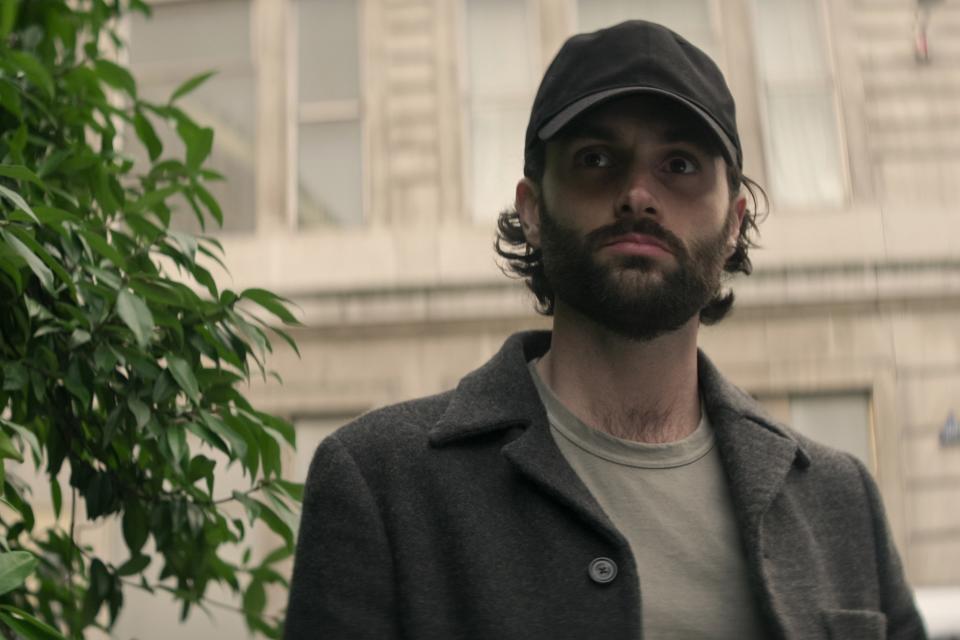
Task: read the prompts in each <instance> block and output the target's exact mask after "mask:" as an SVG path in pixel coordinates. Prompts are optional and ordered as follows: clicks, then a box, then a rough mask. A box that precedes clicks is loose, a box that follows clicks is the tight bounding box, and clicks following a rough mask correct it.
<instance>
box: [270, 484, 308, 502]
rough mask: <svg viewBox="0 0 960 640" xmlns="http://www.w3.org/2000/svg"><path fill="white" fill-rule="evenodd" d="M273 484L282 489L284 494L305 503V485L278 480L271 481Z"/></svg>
mask: <svg viewBox="0 0 960 640" xmlns="http://www.w3.org/2000/svg"><path fill="white" fill-rule="evenodd" d="M271 484H275V485H277V486H278V487H280V488H281V489H282V490H283V492H284V493H286V494H287V495H288V496H290V497H291V498H293V499H294V500H296V501H297V502H303V483H302V482H291V481H289V480H281V479H279V478H277V479H276V480H271Z"/></svg>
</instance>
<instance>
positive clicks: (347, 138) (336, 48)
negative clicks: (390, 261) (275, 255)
mask: <svg viewBox="0 0 960 640" xmlns="http://www.w3.org/2000/svg"><path fill="white" fill-rule="evenodd" d="M295 9H296V11H295V13H296V29H297V75H296V101H295V104H296V112H297V127H296V129H297V135H296V136H295V140H294V146H295V157H296V165H297V171H296V187H295V190H296V197H295V198H294V199H293V201H294V202H295V203H296V221H297V226H298V227H300V228H314V227H319V226H352V225H357V224H360V223H361V222H362V221H363V197H362V194H363V186H362V177H363V174H362V164H361V163H362V153H361V149H362V132H361V126H360V116H361V98H360V96H361V90H360V87H361V79H360V35H359V34H360V17H359V2H358V0H297V1H296V3H295Z"/></svg>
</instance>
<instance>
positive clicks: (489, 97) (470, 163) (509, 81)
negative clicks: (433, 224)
mask: <svg viewBox="0 0 960 640" xmlns="http://www.w3.org/2000/svg"><path fill="white" fill-rule="evenodd" d="M464 8H465V23H466V24H465V32H466V57H467V64H466V69H467V83H466V88H465V94H466V95H465V104H466V105H467V109H468V116H467V120H468V122H467V137H468V143H467V145H466V147H467V149H469V152H468V156H467V158H466V165H467V176H468V184H469V188H468V198H467V199H468V203H467V206H468V207H469V210H470V214H471V216H472V218H473V220H474V221H476V222H479V223H489V222H490V221H491V220H494V219H495V218H496V216H497V214H499V213H500V211H501V210H503V209H504V208H506V207H509V206H512V204H513V200H514V189H515V187H516V184H517V181H518V180H519V179H520V178H521V177H523V141H524V135H525V132H526V127H527V118H528V117H529V115H530V107H531V106H532V104H533V95H534V93H535V92H536V83H537V81H538V77H537V74H538V58H537V56H536V53H535V52H536V51H537V50H538V48H537V43H538V40H539V39H538V38H537V37H535V34H536V33H537V29H536V27H535V24H536V22H535V19H534V13H533V11H532V9H531V8H530V6H529V3H528V2H526V1H525V0H465V7H464Z"/></svg>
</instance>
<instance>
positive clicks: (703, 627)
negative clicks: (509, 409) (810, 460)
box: [530, 362, 764, 640]
mask: <svg viewBox="0 0 960 640" xmlns="http://www.w3.org/2000/svg"><path fill="white" fill-rule="evenodd" d="M533 365H534V363H533V362H531V363H530V373H531V375H532V376H533V380H534V382H535V383H536V385H537V389H538V390H539V392H540V397H541V399H542V400H543V404H544V406H545V407H546V409H547V416H548V418H549V420H550V426H551V429H550V431H551V433H552V435H553V439H554V440H555V441H556V443H557V446H558V447H559V448H560V451H561V452H562V453H563V455H564V456H565V457H566V459H567V461H568V462H569V463H570V466H571V467H573V469H574V471H576V472H577V474H578V475H579V476H580V478H581V479H582V480H583V482H584V484H585V485H586V486H587V488H588V489H589V490H590V492H591V493H592V494H593V496H594V497H595V498H596V500H597V502H598V503H599V504H600V506H601V507H602V508H603V510H604V512H605V513H606V514H607V516H608V517H609V518H610V520H611V521H612V522H613V523H614V524H615V525H616V526H617V528H618V529H619V530H620V532H621V533H622V534H623V535H624V537H626V539H627V541H628V542H629V543H630V549H631V551H632V552H633V555H634V558H635V559H636V562H637V572H638V575H639V576H640V594H641V596H640V597H641V616H642V628H643V637H644V638H650V639H654V640H656V639H659V638H669V639H670V640H687V639H689V640H701V639H703V638H711V639H712V640H724V639H730V640H750V639H752V638H757V639H760V638H763V637H764V633H763V626H762V622H761V620H760V615H759V611H758V608H757V603H756V599H755V597H754V596H753V594H752V593H751V589H750V584H749V581H748V577H747V566H746V560H745V558H744V553H743V547H742V543H741V540H740V534H739V531H738V530H737V524H736V521H735V518H734V514H733V507H732V504H731V501H730V495H729V491H728V489H727V481H726V478H725V477H724V473H723V468H722V466H721V464H720V455H719V453H718V452H717V448H716V447H715V446H714V444H715V440H714V435H713V430H712V429H711V428H710V424H709V422H708V420H707V418H706V414H705V413H704V414H703V416H702V417H701V420H700V424H699V426H698V427H697V429H696V431H694V432H693V433H692V434H691V435H690V436H688V437H687V438H684V439H683V440H680V441H677V442H670V443H665V444H648V443H641V442H634V441H631V440H624V439H621V438H616V437H614V436H611V435H608V434H606V433H604V432H602V431H598V430H596V429H593V428H591V427H589V426H587V425H586V424H584V423H583V422H582V421H580V420H579V419H578V418H577V417H576V416H574V415H573V414H572V413H571V412H570V411H569V410H567V408H566V407H564V406H563V405H562V404H561V403H560V401H559V400H558V399H557V397H556V396H555V395H554V394H553V392H552V391H551V390H550V388H549V387H548V386H547V385H546V384H545V383H544V382H543V380H542V379H541V378H540V376H539V375H538V374H537V370H536V367H534V366H533Z"/></svg>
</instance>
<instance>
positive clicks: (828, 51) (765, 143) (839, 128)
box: [743, 0, 853, 214]
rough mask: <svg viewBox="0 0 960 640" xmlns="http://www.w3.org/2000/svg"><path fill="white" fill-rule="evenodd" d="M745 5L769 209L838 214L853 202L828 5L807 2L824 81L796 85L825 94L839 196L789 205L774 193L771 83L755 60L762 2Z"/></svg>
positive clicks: (793, 85) (790, 84)
mask: <svg viewBox="0 0 960 640" xmlns="http://www.w3.org/2000/svg"><path fill="white" fill-rule="evenodd" d="M743 1H744V2H745V3H746V5H747V6H746V7H745V9H746V15H747V18H748V24H747V28H748V30H749V32H750V39H751V42H750V47H751V51H750V54H751V57H752V59H753V60H754V85H753V91H754V93H755V97H754V104H755V105H756V110H757V116H758V118H757V120H758V125H759V129H760V145H761V148H762V150H763V170H764V173H765V176H766V185H765V188H767V189H768V192H769V196H770V201H771V208H775V209H776V210H777V212H778V213H780V212H784V213H788V214H789V213H798V212H806V211H809V210H810V209H813V208H815V209H817V210H818V211H831V212H834V211H842V210H844V209H848V208H849V207H850V205H851V203H852V200H853V189H852V179H851V175H850V155H849V153H848V152H847V150H848V147H849V142H848V140H847V135H846V128H845V126H844V121H843V105H842V103H841V101H840V87H839V83H838V75H839V72H838V70H837V61H836V51H835V48H834V42H833V38H832V37H831V33H832V31H831V27H832V22H831V17H830V11H829V6H828V4H827V2H826V0H810V2H811V3H812V4H813V7H814V10H815V11H816V14H817V15H816V21H817V26H818V28H819V30H820V36H821V41H822V43H823V57H824V62H825V66H826V75H825V77H824V78H822V79H820V80H818V81H806V82H803V83H800V84H803V85H804V87H814V86H816V85H821V84H822V85H823V87H824V88H825V89H826V92H827V93H828V94H829V96H828V97H829V100H828V102H829V105H830V110H831V115H832V117H833V123H834V127H835V131H836V134H837V139H836V146H835V149H834V151H835V152H836V158H837V165H838V168H839V170H840V188H841V195H840V198H839V199H838V200H837V201H836V202H829V201H823V202H816V201H810V202H791V201H789V200H780V199H779V197H778V194H777V193H776V191H775V189H774V185H773V173H774V171H773V167H772V161H773V156H774V149H773V136H772V134H771V125H770V111H769V108H768V106H767V96H768V95H769V94H768V87H769V86H771V83H770V82H769V81H768V80H767V79H766V78H765V77H764V76H763V72H762V70H761V68H760V64H759V57H760V55H761V51H760V42H759V31H758V23H759V19H758V17H757V11H756V4H755V3H757V2H763V1H764V0H743ZM797 85H798V83H797V82H796V81H791V82H779V83H777V82H774V83H773V86H780V87H788V88H794V89H795V88H797ZM801 95H805V96H813V95H817V93H816V89H814V90H812V91H811V90H804V91H802V93H801Z"/></svg>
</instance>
